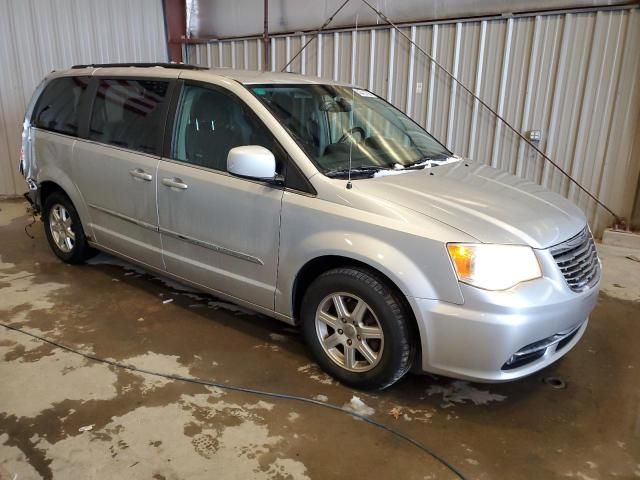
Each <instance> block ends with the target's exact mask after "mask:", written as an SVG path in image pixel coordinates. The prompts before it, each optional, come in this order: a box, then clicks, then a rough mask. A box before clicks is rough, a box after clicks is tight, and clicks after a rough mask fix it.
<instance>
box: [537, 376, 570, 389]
mask: <svg viewBox="0 0 640 480" xmlns="http://www.w3.org/2000/svg"><path fill="white" fill-rule="evenodd" d="M542 381H543V382H544V383H546V384H547V385H549V386H550V387H551V388H555V389H557V390H562V389H564V388H567V384H566V383H565V381H564V380H562V379H561V378H560V377H544V378H543V379H542Z"/></svg>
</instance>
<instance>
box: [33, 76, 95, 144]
mask: <svg viewBox="0 0 640 480" xmlns="http://www.w3.org/2000/svg"><path fill="white" fill-rule="evenodd" d="M88 84H89V79H88V78H87V77H62V78H56V79H54V80H51V81H50V82H49V84H48V85H47V86H46V87H45V89H44V91H43V92H42V94H41V95H40V99H39V100H38V102H37V103H36V107H35V109H34V112H33V124H34V125H35V126H36V127H38V128H42V129H44V130H50V131H52V132H58V133H64V134H66V135H77V134H78V116H79V109H80V99H81V97H82V94H83V93H84V92H85V91H86V90H87V86H88Z"/></svg>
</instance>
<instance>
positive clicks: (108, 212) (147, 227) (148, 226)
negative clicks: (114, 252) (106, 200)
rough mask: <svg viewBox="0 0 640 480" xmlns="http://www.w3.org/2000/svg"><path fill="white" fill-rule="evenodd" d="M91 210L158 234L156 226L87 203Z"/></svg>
mask: <svg viewBox="0 0 640 480" xmlns="http://www.w3.org/2000/svg"><path fill="white" fill-rule="evenodd" d="M87 205H89V206H90V207H91V208H95V209H96V210H98V211H100V212H103V213H106V214H108V215H111V216H114V217H116V218H119V219H120V220H124V221H125V222H129V223H133V224H134V225H138V226H140V227H142V228H146V229H147V230H152V231H154V232H158V231H159V229H158V227H157V226H156V225H152V224H150V223H147V222H143V221H142V220H138V219H136V218H132V217H129V216H127V215H123V214H122V213H118V212H115V211H113V210H109V209H108V208H104V207H99V206H98V205H94V204H93V203H88V204H87Z"/></svg>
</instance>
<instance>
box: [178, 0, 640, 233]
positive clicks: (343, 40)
mask: <svg viewBox="0 0 640 480" xmlns="http://www.w3.org/2000/svg"><path fill="white" fill-rule="evenodd" d="M402 30H403V31H404V32H405V33H406V34H407V35H408V36H409V37H410V38H412V39H414V41H415V42H416V43H417V44H418V45H419V46H420V47H421V48H423V49H425V50H426V51H427V52H430V53H431V55H433V56H434V57H435V58H436V59H437V60H438V62H440V63H442V64H443V65H444V66H445V67H446V68H447V69H448V70H450V71H451V72H452V73H454V75H456V77H457V78H459V79H460V80H461V81H462V82H463V83H464V84H465V85H467V86H468V87H469V88H470V89H471V90H472V91H474V92H475V93H476V94H477V95H479V96H480V98H482V99H483V100H484V101H485V102H487V103H488V104H489V105H491V106H492V107H493V108H495V109H496V110H497V111H498V112H499V113H500V114H501V115H503V116H504V117H505V118H506V119H507V120H508V121H509V122H510V123H512V124H513V125H514V126H515V127H516V128H517V129H518V130H520V131H523V132H526V131H529V130H542V135H543V137H542V142H541V143H540V146H541V149H542V150H543V151H545V152H546V153H547V154H548V155H549V156H550V157H551V158H552V159H554V160H555V161H557V162H558V164H559V165H561V166H562V168H564V169H566V170H567V171H568V172H570V173H571V174H572V175H574V176H575V177H576V178H577V179H578V180H579V181H580V182H581V183H583V184H584V185H585V186H586V187H587V188H588V189H590V190H591V191H592V192H593V193H594V194H595V195H596V196H597V197H599V198H601V199H602V200H603V201H604V202H605V203H606V204H608V205H609V206H610V207H611V208H613V209H614V211H616V212H617V213H618V214H619V215H622V216H627V217H628V216H630V214H631V208H632V204H633V199H634V194H635V191H636V186H637V184H638V174H639V171H640V152H638V151H637V147H636V151H633V143H634V139H635V138H636V137H637V136H638V135H640V128H639V127H640V82H639V81H638V79H639V78H640V11H639V10H638V8H633V9H621V10H613V11H598V12H590V13H569V14H555V15H539V16H530V17H512V18H500V19H491V20H485V21H469V22H460V23H438V24H431V25H429V24H425V25H415V26H406V27H403V28H402ZM307 39H308V37H306V36H305V35H301V34H298V35H287V36H277V37H273V38H272V40H271V59H272V64H273V65H274V67H273V69H274V70H280V69H281V68H282V67H283V66H284V65H285V64H286V62H287V61H288V60H289V59H290V58H291V57H292V56H293V55H294V54H295V53H296V52H297V51H298V50H299V48H300V46H301V45H302V44H304V42H306V40H307ZM188 53H189V61H190V62H192V63H198V64H202V65H208V66H212V67H220V66H222V67H235V68H242V69H246V68H249V69H256V68H258V69H259V68H261V67H262V65H261V58H262V45H261V41H260V40H259V39H256V38H252V39H246V40H243V39H240V40H234V41H213V42H211V43H208V44H205V45H198V46H190V47H189V50H188ZM290 70H291V71H293V72H301V73H305V74H308V75H317V76H321V77H325V78H332V79H337V80H342V81H347V82H354V83H356V84H359V85H361V86H365V87H368V88H369V89H371V90H372V91H374V92H376V93H377V94H379V95H381V96H383V97H386V98H387V99H388V100H389V101H391V102H392V103H393V104H395V105H396V106H397V107H399V108H400V109H402V110H404V111H406V112H407V113H408V114H409V115H411V116H412V117H413V118H414V119H415V120H416V121H418V122H419V123H420V124H421V125H423V126H425V127H426V128H427V130H429V131H430V132H431V133H432V134H434V135H435V136H436V137H437V138H438V139H439V140H440V141H442V142H443V143H445V144H446V145H447V146H448V147H449V148H451V149H453V151H454V152H456V153H458V154H460V155H464V156H468V157H472V158H475V159H477V160H479V161H483V162H486V163H488V164H491V165H494V166H497V167H501V168H503V169H505V170H506V171H509V172H511V173H515V174H517V175H520V176H521V177H523V178H526V179H530V180H533V181H535V182H537V183H540V184H542V185H544V186H546V187H549V188H551V189H553V190H555V191H557V192H559V193H561V194H563V195H565V196H567V197H569V198H571V199H572V200H574V201H575V202H576V203H578V204H579V205H580V206H581V207H582V208H583V209H584V210H585V212H586V213H587V214H588V216H589V219H590V220H591V222H592V226H593V227H594V228H595V229H596V230H598V231H600V230H601V229H602V227H603V226H604V225H605V224H608V223H610V222H611V220H612V218H611V216H609V215H608V214H605V213H603V211H602V210H601V209H596V206H595V204H594V202H593V201H591V200H589V198H588V197H587V196H586V195H585V194H583V193H581V192H580V191H579V190H577V189H576V187H575V186H573V185H571V184H570V183H569V182H568V181H567V180H566V178H565V177H564V176H563V175H562V174H560V172H558V171H557V170H556V169H555V168H554V167H553V166H551V165H549V164H545V162H544V161H543V159H542V158H541V157H540V156H539V155H538V154H537V153H536V152H534V151H533V150H532V149H531V148H529V147H526V146H525V144H524V143H523V142H521V141H519V139H518V138H517V136H516V135H515V134H513V132H511V131H509V130H508V129H507V128H506V127H505V126H504V125H503V124H502V123H501V122H499V121H498V122H497V121H496V119H495V117H493V115H492V114H491V113H490V112H489V111H488V110H486V109H485V108H483V107H482V106H480V105H479V104H477V102H475V101H474V99H473V98H472V97H471V96H470V95H469V94H467V93H465V92H464V91H463V90H462V89H461V88H460V87H457V86H456V85H455V83H454V82H453V81H452V80H451V79H450V78H449V77H448V76H447V75H446V74H444V73H443V72H442V71H441V70H440V69H438V68H437V67H436V66H435V65H434V64H433V63H432V62H430V61H429V60H428V59H426V58H425V57H424V56H423V55H422V54H420V53H419V52H418V51H417V49H415V48H412V47H411V46H410V44H409V43H408V42H407V41H406V40H405V39H403V38H402V37H401V35H399V34H398V33H396V32H395V31H393V30H391V29H389V28H376V29H361V30H359V31H358V32H357V33H356V32H355V31H336V32H329V33H324V34H322V35H321V36H320V40H319V41H314V42H313V43H312V44H311V45H310V46H309V47H308V48H307V49H306V50H305V51H304V52H303V54H302V55H301V56H300V57H299V58H298V59H296V61H295V62H294V63H293V64H292V65H291V66H290Z"/></svg>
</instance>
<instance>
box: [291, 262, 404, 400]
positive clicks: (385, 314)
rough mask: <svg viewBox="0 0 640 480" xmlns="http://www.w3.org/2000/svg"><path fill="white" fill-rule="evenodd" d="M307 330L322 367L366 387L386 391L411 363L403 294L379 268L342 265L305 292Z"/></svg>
mask: <svg viewBox="0 0 640 480" xmlns="http://www.w3.org/2000/svg"><path fill="white" fill-rule="evenodd" d="M301 316H302V329H303V333H304V336H305V339H306V341H307V344H308V345H309V347H310V349H311V351H312V352H313V354H314V356H315V358H316V360H317V362H318V364H319V365H320V367H321V368H322V369H323V370H324V371H326V372H327V373H329V374H330V375H332V376H334V377H335V378H337V379H338V380H340V381H341V382H343V383H345V384H347V385H350V386H352V387H355V388H361V389H383V388H386V387H388V386H390V385H392V384H393V383H395V382H397V381H398V380H399V379H400V378H402V376H403V375H404V374H405V373H406V372H407V371H408V370H409V368H410V367H411V360H412V358H413V339H412V338H411V335H410V328H409V324H408V322H409V316H408V315H407V312H406V309H405V306H404V303H403V302H402V300H401V298H399V295H398V294H397V293H396V292H395V290H394V289H392V288H391V287H390V286H389V285H387V284H386V282H385V281H384V280H383V279H382V278H379V276H378V275H376V274H375V273H374V272H372V271H369V270H367V269H364V268H338V269H335V270H330V271H328V272H326V273H324V274H322V275H320V276H319V277H318V278H317V279H316V280H315V281H314V282H313V283H312V284H311V286H310V287H309V289H308V290H307V292H306V293H305V296H304V299H303V303H302V311H301Z"/></svg>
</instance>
